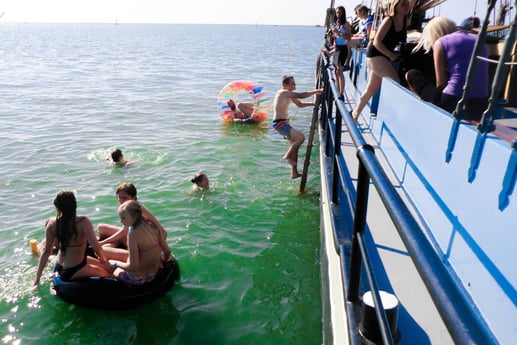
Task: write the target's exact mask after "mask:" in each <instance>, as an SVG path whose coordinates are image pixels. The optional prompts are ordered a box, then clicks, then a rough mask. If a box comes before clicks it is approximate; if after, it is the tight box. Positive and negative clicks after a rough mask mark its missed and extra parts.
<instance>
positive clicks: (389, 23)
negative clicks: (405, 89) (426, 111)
mask: <svg viewBox="0 0 517 345" xmlns="http://www.w3.org/2000/svg"><path fill="white" fill-rule="evenodd" d="M409 10H410V5H409V0H391V2H390V4H389V10H388V16H386V17H385V18H384V19H383V20H382V23H381V25H380V26H379V29H378V30H377V33H376V34H375V37H374V39H373V41H372V42H371V43H370V45H369V46H368V51H367V53H366V64H367V66H368V71H369V72H370V75H369V76H368V84H367V85H366V88H365V90H364V91H363V93H362V94H361V97H360V98H359V103H358V104H357V107H356V108H355V109H354V111H353V112H352V117H353V118H354V121H357V119H358V118H359V115H360V114H361V112H362V111H363V108H364V107H365V106H366V103H368V101H369V100H370V98H371V97H372V96H373V95H374V94H375V93H376V92H377V90H379V87H380V86H381V82H382V78H384V77H387V78H391V79H393V80H395V81H397V82H400V79H399V77H398V73H397V71H396V70H395V68H394V67H393V64H392V63H394V62H397V61H399V55H397V54H396V53H395V48H396V47H397V45H398V44H399V43H401V42H406V38H407V26H406V22H407V16H408V14H409Z"/></svg>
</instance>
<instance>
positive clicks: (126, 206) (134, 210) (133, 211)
mask: <svg viewBox="0 0 517 345" xmlns="http://www.w3.org/2000/svg"><path fill="white" fill-rule="evenodd" d="M122 212H127V213H128V214H129V215H131V216H132V217H134V218H135V219H136V220H140V219H141V218H142V207H141V206H140V204H139V203H138V202H137V201H135V200H128V201H126V202H124V203H123V204H122V205H120V206H119V208H118V214H119V215H120V214H121V213H122Z"/></svg>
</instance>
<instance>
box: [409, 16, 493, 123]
mask: <svg viewBox="0 0 517 345" xmlns="http://www.w3.org/2000/svg"><path fill="white" fill-rule="evenodd" d="M462 25H463V24H462ZM470 28H471V27H457V26H456V23H454V21H452V20H450V19H448V18H445V17H435V18H433V19H432V20H431V21H430V22H429V23H428V24H427V25H426V27H425V28H424V30H423V32H422V36H421V38H420V42H419V43H418V44H417V46H416V47H415V48H414V49H413V51H418V50H419V49H422V48H423V49H424V50H425V52H426V53H429V52H431V50H432V52H433V59H434V69H435V77H436V78H435V80H436V81H435V82H433V79H434V78H432V76H426V75H425V74H424V73H422V72H421V71H419V70H414V69H412V70H409V71H408V72H407V73H406V80H407V81H408V85H409V87H410V89H411V90H412V91H413V92H415V93H416V94H418V95H419V96H420V97H421V98H422V99H423V100H425V101H428V102H432V103H433V104H436V105H437V106H439V107H440V108H442V109H445V110H446V111H448V112H450V113H452V112H453V111H454V110H455V109H456V104H457V103H458V101H459V100H460V99H461V97H462V95H463V87H464V85H465V81H466V79H467V71H468V68H469V63H470V59H471V56H472V54H473V52H474V46H475V44H476V35H475V34H472V33H470V32H468V30H467V29H470ZM487 54H488V50H487V47H486V46H484V47H483V50H482V52H481V56H482V57H485V58H486V57H487ZM475 72H476V73H475V75H474V78H471V85H469V92H468V94H467V99H466V100H465V107H466V108H465V110H466V111H465V116H464V118H465V119H466V120H471V121H479V120H480V119H481V116H482V115H483V111H484V110H485V109H486V108H487V105H488V64H487V62H486V61H483V60H480V61H478V65H477V68H476V71H475Z"/></svg>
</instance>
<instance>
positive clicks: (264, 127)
mask: <svg viewBox="0 0 517 345" xmlns="http://www.w3.org/2000/svg"><path fill="white" fill-rule="evenodd" d="M268 124H269V122H268V121H267V120H266V121H264V122H257V123H233V122H222V123H221V134H222V135H223V136H226V137H228V136H233V137H235V136H237V137H238V136H252V137H263V136H264V135H266V133H267V132H268V131H269V125H268Z"/></svg>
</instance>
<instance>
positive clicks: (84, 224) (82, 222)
mask: <svg viewBox="0 0 517 345" xmlns="http://www.w3.org/2000/svg"><path fill="white" fill-rule="evenodd" d="M75 224H76V225H77V227H78V228H81V229H85V228H90V227H93V225H92V222H91V221H90V219H89V218H88V217H86V216H77V217H76V218H75Z"/></svg>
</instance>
